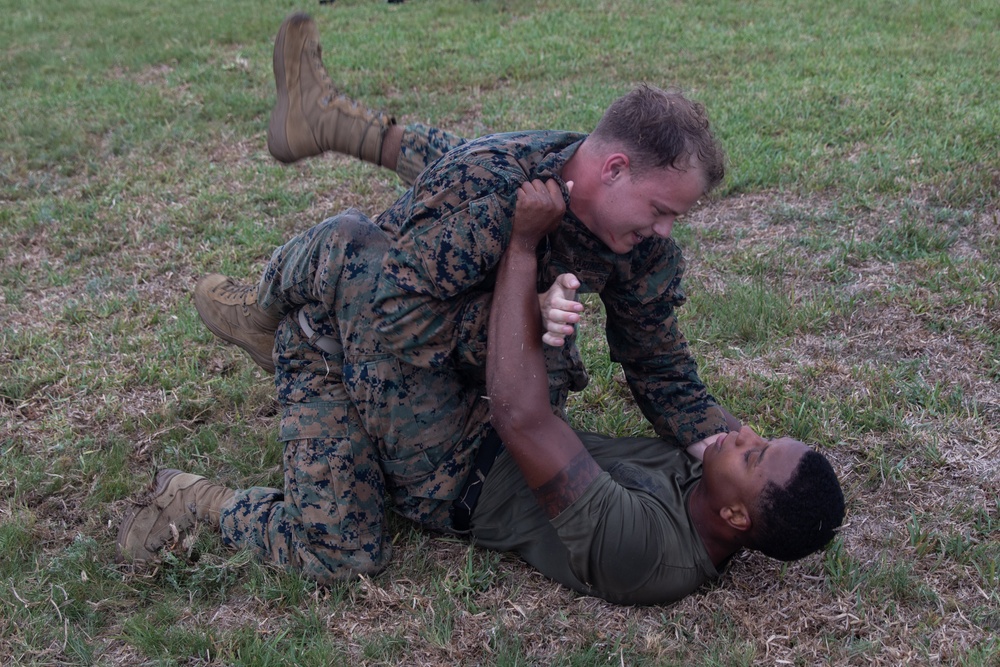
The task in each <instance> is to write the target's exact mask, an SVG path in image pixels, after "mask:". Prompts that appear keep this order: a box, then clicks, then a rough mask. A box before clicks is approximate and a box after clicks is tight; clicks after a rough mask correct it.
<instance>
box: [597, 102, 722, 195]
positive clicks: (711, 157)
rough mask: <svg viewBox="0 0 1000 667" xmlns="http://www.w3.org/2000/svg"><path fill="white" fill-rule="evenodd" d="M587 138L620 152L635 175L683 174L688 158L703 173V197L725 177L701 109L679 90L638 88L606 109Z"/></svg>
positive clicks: (714, 140) (703, 111)
mask: <svg viewBox="0 0 1000 667" xmlns="http://www.w3.org/2000/svg"><path fill="white" fill-rule="evenodd" d="M590 136H591V137H592V138H593V139H594V140H596V141H597V142H598V143H601V144H608V145H611V144H618V145H620V146H622V147H623V148H624V152H625V153H626V154H627V155H628V156H629V160H630V163H631V167H632V170H633V172H634V173H636V174H641V173H643V172H644V171H647V170H650V169H664V168H667V167H671V168H674V169H679V170H682V171H683V170H686V169H689V168H690V167H691V161H692V158H694V159H695V161H696V162H697V163H698V166H699V167H700V168H701V169H702V170H703V171H704V173H705V179H706V181H707V183H706V187H705V190H706V192H707V191H709V190H711V189H712V188H714V187H715V186H717V185H718V184H719V183H721V182H722V179H723V178H725V175H726V166H725V163H726V155H725V152H724V151H723V150H722V146H721V145H720V144H719V142H718V140H717V139H716V138H715V136H714V135H713V134H712V130H711V128H710V127H709V122H708V114H707V113H706V112H705V107H704V105H702V104H700V103H698V102H695V101H693V100H689V99H688V98H687V97H685V96H684V94H683V93H681V92H680V91H679V90H675V89H670V90H661V89H659V88H656V87H654V86H649V85H646V84H643V85H640V86H639V87H637V88H635V89H634V90H632V92H630V93H628V94H627V95H625V96H623V97H619V98H618V99H617V100H615V101H614V102H612V103H611V106H609V107H608V109H607V111H605V112H604V116H602V117H601V120H600V121H599V122H598V123H597V127H596V128H594V131H593V132H592V133H591V135H590Z"/></svg>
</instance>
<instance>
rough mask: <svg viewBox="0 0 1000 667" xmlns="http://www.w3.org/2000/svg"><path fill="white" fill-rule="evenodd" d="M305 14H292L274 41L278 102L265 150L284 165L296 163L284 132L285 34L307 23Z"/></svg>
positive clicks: (285, 101)
mask: <svg viewBox="0 0 1000 667" xmlns="http://www.w3.org/2000/svg"><path fill="white" fill-rule="evenodd" d="M308 20H310V19H309V16H308V15H307V14H302V13H297V14H292V15H291V16H289V17H288V18H287V19H285V21H284V23H282V24H281V28H280V29H279V30H278V36H277V38H275V40H274V59H273V62H274V65H273V67H274V84H275V88H277V93H278V101H277V102H276V103H275V105H274V109H272V110H271V120H270V122H269V123H268V126H267V149H268V150H269V151H270V152H271V155H272V156H273V157H274V159H276V160H278V161H279V162H283V163H285V164H291V163H292V162H295V161H296V159H297V158H296V157H295V155H294V154H293V153H292V149H291V147H290V146H289V145H288V134H287V133H286V132H285V123H286V122H287V121H288V106H289V104H288V84H287V82H286V81H285V34H286V33H287V32H288V28H289V27H290V26H291V25H293V24H299V23H302V22H303V21H308Z"/></svg>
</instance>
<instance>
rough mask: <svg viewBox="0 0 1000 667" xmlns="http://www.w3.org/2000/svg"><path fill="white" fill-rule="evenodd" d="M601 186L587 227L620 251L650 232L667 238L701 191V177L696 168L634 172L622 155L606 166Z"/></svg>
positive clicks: (640, 240) (630, 247)
mask: <svg viewBox="0 0 1000 667" xmlns="http://www.w3.org/2000/svg"><path fill="white" fill-rule="evenodd" d="M602 185H603V187H602V188H601V189H600V196H599V197H598V198H597V199H596V200H595V202H594V209H593V212H592V213H593V214H592V215H591V216H589V217H590V219H589V220H588V221H587V223H588V224H587V227H588V228H589V229H590V231H591V232H593V233H594V235H595V236H597V238H599V239H600V240H601V241H603V242H604V244H605V245H606V246H608V248H610V249H611V250H612V251H613V252H614V253H616V254H619V255H622V254H625V253H628V252H631V250H632V249H633V248H634V247H635V246H637V245H638V244H640V243H642V241H643V240H644V239H647V238H649V237H651V236H661V237H663V238H666V237H668V236H670V232H671V231H672V230H673V227H674V220H676V219H677V217H678V216H681V215H684V214H685V213H687V212H688V210H689V209H690V208H691V207H692V206H694V205H695V203H696V202H697V201H698V200H699V199H700V198H701V196H702V195H703V194H704V192H705V176H704V174H703V173H702V170H701V169H700V168H698V167H691V168H689V169H687V170H686V171H678V170H677V169H652V170H648V171H645V172H643V173H642V174H640V175H638V176H634V175H633V173H632V171H631V169H630V168H629V165H628V162H627V158H626V160H625V163H624V164H622V165H619V166H617V167H615V166H611V167H609V168H606V170H605V172H604V174H603V179H602Z"/></svg>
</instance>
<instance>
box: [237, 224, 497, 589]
mask: <svg viewBox="0 0 1000 667" xmlns="http://www.w3.org/2000/svg"><path fill="white" fill-rule="evenodd" d="M386 247H388V239H387V238H386V237H385V234H384V232H383V231H382V230H380V229H379V228H378V227H376V226H375V225H374V224H373V223H372V222H371V221H370V220H369V219H368V218H366V217H365V216H364V215H363V214H361V213H360V212H359V211H355V210H350V211H347V212H345V213H343V214H341V215H338V216H335V217H334V218H330V219H329V220H326V221H324V222H323V223H321V224H319V225H317V226H316V227H313V228H312V229H310V230H309V231H307V232H305V233H304V234H302V235H300V236H298V237H296V238H294V239H292V240H291V241H290V242H289V243H287V244H285V245H284V246H282V247H281V248H279V249H278V250H277V251H276V252H275V253H274V255H273V256H272V259H271V262H270V263H269V265H268V267H267V269H266V270H265V274H264V279H263V280H262V282H261V285H260V290H259V294H260V298H261V300H262V302H267V303H270V304H281V307H282V309H283V310H284V311H285V312H287V313H289V314H288V316H286V317H285V319H284V320H283V321H282V323H281V325H280V327H279V329H278V332H277V336H276V349H277V356H276V359H277V373H276V376H275V385H276V387H277V392H278V400H279V402H280V403H281V406H282V419H281V429H280V437H281V440H282V441H283V442H284V443H285V460H284V464H285V488H284V490H283V491H278V490H277V489H262V488H254V489H249V490H246V491H239V492H237V494H236V499H235V504H234V506H233V508H232V509H229V510H227V511H226V512H225V513H224V515H223V517H222V522H221V523H222V529H223V536H224V538H225V539H226V541H227V542H228V543H230V544H233V545H236V546H244V547H249V548H251V549H254V550H255V551H256V552H257V553H258V555H260V556H261V557H262V558H264V559H266V560H269V561H271V562H274V563H278V564H281V565H285V566H288V567H291V568H294V569H297V570H300V571H302V572H303V573H305V574H307V575H308V576H310V577H312V578H314V579H317V580H319V581H331V580H334V579H337V578H342V577H344V576H347V575H349V574H351V573H355V572H374V571H377V570H378V569H380V568H381V567H383V566H384V564H385V563H386V562H387V559H388V550H387V548H386V543H385V540H386V535H385V530H384V521H385V510H386V507H385V504H384V499H385V498H388V500H389V506H390V507H391V509H393V510H394V511H396V512H398V513H400V514H401V515H403V516H405V517H407V518H409V519H411V520H413V521H416V522H418V523H420V524H422V525H424V526H427V527H429V528H432V529H436V530H440V531H449V530H451V515H450V512H451V504H452V501H453V500H454V499H455V498H456V497H457V496H458V494H459V492H460V490H461V488H462V486H463V485H464V483H465V480H466V479H467V477H468V476H469V471H470V469H471V466H472V462H473V458H474V455H475V452H476V451H477V447H478V443H479V441H480V439H481V437H482V436H483V434H484V432H485V431H486V429H488V428H489V426H488V419H489V408H488V403H487V401H486V400H485V398H484V397H483V391H482V388H481V387H479V386H477V385H475V384H470V383H469V382H467V381H466V380H465V379H464V378H462V377H460V376H459V373H458V371H457V370H455V369H450V370H449V369H442V368H434V369H424V368H416V367H412V366H408V365H406V364H404V363H401V362H400V361H399V360H398V359H397V358H396V357H395V356H394V355H392V354H391V353H389V352H388V351H387V349H386V348H384V346H383V345H382V343H381V342H379V340H378V339H377V337H376V336H373V335H372V331H371V326H370V322H371V304H372V301H373V298H374V293H375V285H376V278H377V275H378V271H379V266H380V262H379V260H380V258H381V256H382V254H384V250H385V248H386ZM300 309H301V311H302V314H303V315H304V317H305V319H306V322H307V325H308V326H309V328H310V329H311V330H312V331H313V332H314V335H313V337H312V338H311V339H307V338H306V336H305V334H304V332H303V329H302V327H301V326H300V325H299V319H298V318H299V310H300ZM320 337H323V342H322V344H320V342H319V340H318V339H319V338H320ZM331 343H332V344H331ZM322 348H326V349H322Z"/></svg>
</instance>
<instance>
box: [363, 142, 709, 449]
mask: <svg viewBox="0 0 1000 667" xmlns="http://www.w3.org/2000/svg"><path fill="white" fill-rule="evenodd" d="M406 129H407V132H406V133H404V144H407V145H410V146H413V147H415V148H414V149H413V150H412V151H411V155H413V156H421V155H422V156H424V157H425V158H426V159H427V160H432V159H434V160H435V162H434V163H433V166H432V168H429V169H426V170H425V171H423V172H421V173H420V175H419V176H418V177H417V179H416V181H415V182H414V183H413V186H412V188H411V189H410V190H409V191H408V192H407V193H406V194H404V195H403V196H402V197H401V198H400V199H399V200H397V201H396V203H395V204H394V205H393V206H392V207H390V208H389V209H388V210H387V211H386V212H384V213H383V214H382V215H381V216H379V218H378V219H377V223H378V225H379V226H380V227H381V228H383V229H384V230H386V231H387V232H388V234H389V236H390V237H391V238H393V239H394V241H393V243H392V245H391V247H390V248H389V250H388V253H387V254H386V257H385V262H384V265H383V271H382V275H381V276H380V281H379V286H378V294H377V299H376V305H375V315H376V319H375V322H374V324H375V329H376V330H377V331H378V334H379V337H380V338H381V340H383V341H384V342H386V343H387V344H388V345H389V346H390V347H391V348H392V350H393V352H394V353H395V354H396V355H398V356H399V357H400V358H401V359H402V360H404V361H406V362H408V363H410V364H413V365H415V366H419V367H422V368H441V367H444V368H450V367H460V368H462V369H464V371H465V373H466V374H468V375H469V376H474V375H476V373H481V372H482V368H484V367H485V359H486V332H487V323H488V320H489V310H490V304H491V302H492V289H493V283H494V280H495V271H496V265H497V263H498V262H499V261H500V257H501V256H502V254H503V251H504V249H505V248H506V247H507V243H508V241H509V239H510V234H511V225H512V220H513V214H514V203H515V198H516V194H517V189H518V188H519V187H520V185H521V184H522V183H523V182H524V181H526V180H531V179H535V178H541V179H543V180H544V179H549V178H555V179H556V180H557V181H558V182H559V184H560V186H561V187H562V189H563V196H564V197H565V198H566V200H567V202H568V201H569V195H568V191H567V190H566V187H565V183H564V182H563V180H562V178H561V177H560V176H559V173H560V171H561V169H562V167H563V165H564V164H565V163H566V161H567V160H569V159H570V158H571V157H572V155H573V153H574V152H575V151H576V148H577V147H578V146H579V143H580V142H581V141H582V140H583V139H584V138H585V136H584V135H581V134H577V133H572V132H557V131H539V132H518V133H508V134H495V135H490V136H487V137H483V138H481V139H476V140H474V141H469V142H461V141H460V140H458V139H456V138H454V135H447V134H446V133H441V132H440V131H438V130H434V129H433V128H426V127H424V126H416V125H414V126H408V127H407V128H406ZM421 131H424V132H425V133H426V136H425V137H423V138H422V137H421ZM442 137H445V139H442ZM455 144H457V146H456V147H455V148H454V150H451V151H450V152H448V153H447V154H446V155H444V156H438V155H437V154H436V152H435V151H436V149H438V148H440V147H442V146H452V145H455ZM411 171H412V169H411ZM542 252H543V253H544V254H543V256H542V258H541V261H540V263H539V276H538V288H539V290H540V291H542V290H545V289H548V287H549V286H551V284H552V283H553V282H554V280H555V278H556V277H557V276H558V275H560V274H561V273H567V272H571V273H574V274H576V276H577V277H578V278H579V279H580V281H581V283H582V284H583V288H582V289H581V292H596V293H598V294H599V295H600V297H601V299H602V301H603V302H604V305H605V308H606V310H607V315H608V317H607V336H608V344H609V349H610V354H611V358H612V359H613V360H615V361H618V362H620V363H621V364H622V366H623V368H624V371H625V376H626V378H627V380H628V383H629V387H630V388H631V390H632V393H633V395H634V396H635V399H636V401H637V403H638V405H639V407H640V409H641V410H642V412H643V414H644V415H645V416H646V418H647V419H649V421H650V423H651V424H652V425H653V428H654V429H655V430H656V432H657V433H658V434H659V435H661V436H662V437H665V438H668V439H670V440H674V441H676V442H678V443H679V444H680V445H682V446H687V445H688V444H691V443H693V442H696V441H698V440H700V439H702V438H705V437H707V436H709V435H712V434H714V433H719V432H722V431H725V430H726V425H725V418H724V415H723V413H722V412H721V411H720V410H719V409H718V408H717V407H716V403H715V400H714V398H712V396H710V395H709V394H708V392H707V390H706V388H705V386H704V385H703V384H702V382H701V380H700V379H699V377H698V372H697V367H696V364H695V361H694V358H693V356H692V354H691V352H690V350H689V349H688V344H687V341H686V339H685V338H684V336H683V335H682V333H681V331H680V329H679V328H678V326H677V319H676V314H675V309H676V308H677V307H678V306H680V305H681V304H683V303H684V300H685V296H684V293H683V291H682V289H681V277H682V275H683V271H684V260H683V257H682V256H681V252H680V249H679V248H678V247H677V245H676V244H675V243H674V241H673V240H672V239H661V238H649V239H646V240H645V241H644V242H642V243H641V244H639V245H638V246H637V247H636V248H635V249H634V250H633V251H632V252H630V253H628V254H625V255H615V254H614V253H612V252H611V251H610V250H609V249H608V248H607V247H606V246H605V245H604V244H603V243H601V241H600V240H599V239H598V238H597V237H595V236H594V235H593V234H591V233H590V231H589V230H588V229H587V228H586V227H585V226H584V225H583V223H582V222H581V221H580V220H579V219H578V218H577V217H576V216H575V215H573V213H572V212H570V211H569V209H568V208H567V213H566V216H565V218H564V220H563V224H562V225H561V226H560V227H559V229H558V230H557V231H556V232H555V233H554V234H552V235H551V236H550V237H549V239H548V244H547V246H546V247H545V248H544V249H543V250H542ZM545 352H546V368H547V369H548V371H549V384H550V389H551V391H552V394H553V405H554V407H555V408H556V410H557V412H558V411H559V409H560V408H561V406H562V405H564V402H565V396H566V394H567V393H568V391H578V390H580V389H582V388H583V387H584V386H585V385H586V382H587V375H586V371H585V369H584V367H583V364H582V361H581V359H580V356H579V352H578V350H577V347H576V344H575V339H574V338H573V337H571V338H569V339H568V340H567V343H566V344H565V345H564V346H563V347H562V348H550V347H547V348H546V350H545Z"/></svg>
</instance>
